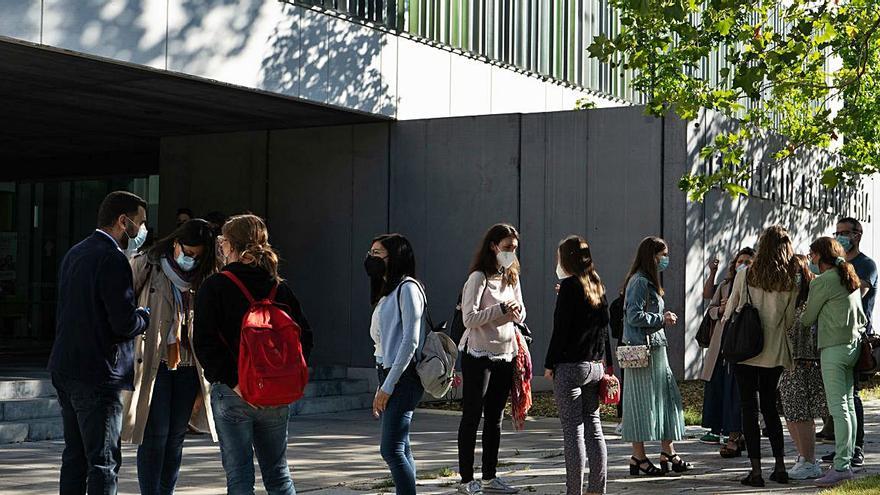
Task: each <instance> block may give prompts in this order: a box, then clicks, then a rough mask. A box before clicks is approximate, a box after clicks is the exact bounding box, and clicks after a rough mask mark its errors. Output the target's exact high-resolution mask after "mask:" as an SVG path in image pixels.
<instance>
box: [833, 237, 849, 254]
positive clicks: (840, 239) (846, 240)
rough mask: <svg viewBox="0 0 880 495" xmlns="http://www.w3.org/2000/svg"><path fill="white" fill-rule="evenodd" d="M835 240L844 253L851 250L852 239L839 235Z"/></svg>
mask: <svg viewBox="0 0 880 495" xmlns="http://www.w3.org/2000/svg"><path fill="white" fill-rule="evenodd" d="M836 239H837V242H839V243H840V245H841V247H843V250H844V251H846V252H847V253H848V252H850V251H852V248H853V244H852V239H850V238H849V237H848V236H845V235H839V236H837V237H836Z"/></svg>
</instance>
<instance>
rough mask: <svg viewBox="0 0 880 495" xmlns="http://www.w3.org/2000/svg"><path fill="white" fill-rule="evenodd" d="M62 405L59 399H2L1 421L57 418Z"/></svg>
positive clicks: (0, 408)
mask: <svg viewBox="0 0 880 495" xmlns="http://www.w3.org/2000/svg"><path fill="white" fill-rule="evenodd" d="M60 416H61V405H60V404H58V400H57V399H50V398H41V399H7V400H2V401H0V421H26V420H29V419H40V418H57V417H60Z"/></svg>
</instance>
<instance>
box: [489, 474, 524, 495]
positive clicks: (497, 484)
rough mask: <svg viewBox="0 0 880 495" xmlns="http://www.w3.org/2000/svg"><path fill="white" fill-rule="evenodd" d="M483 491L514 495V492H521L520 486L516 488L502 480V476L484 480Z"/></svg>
mask: <svg viewBox="0 0 880 495" xmlns="http://www.w3.org/2000/svg"><path fill="white" fill-rule="evenodd" d="M483 492H485V493H504V494H508V495H513V494H514V493H519V488H514V487H512V486H510V485H508V484H507V483H505V482H503V481H501V478H495V479H494V480H489V481H486V480H483Z"/></svg>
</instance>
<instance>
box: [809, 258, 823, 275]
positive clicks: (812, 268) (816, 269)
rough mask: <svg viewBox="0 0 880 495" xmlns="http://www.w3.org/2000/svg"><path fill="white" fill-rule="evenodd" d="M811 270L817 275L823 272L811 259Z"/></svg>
mask: <svg viewBox="0 0 880 495" xmlns="http://www.w3.org/2000/svg"><path fill="white" fill-rule="evenodd" d="M810 271H811V272H813V273H815V274H816V275H821V274H822V271H821V270H819V267H818V266H817V265H816V264H815V263H813V262H812V261H810Z"/></svg>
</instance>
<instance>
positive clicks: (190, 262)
mask: <svg viewBox="0 0 880 495" xmlns="http://www.w3.org/2000/svg"><path fill="white" fill-rule="evenodd" d="M174 261H175V263H177V266H179V267H180V269H181V270H183V271H185V272H188V271H190V270H192V269H193V268H195V267H196V260H195V258H190V257H189V256H187V255H185V254H183V251H181V252H180V254H179V255H177V258H174Z"/></svg>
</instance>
